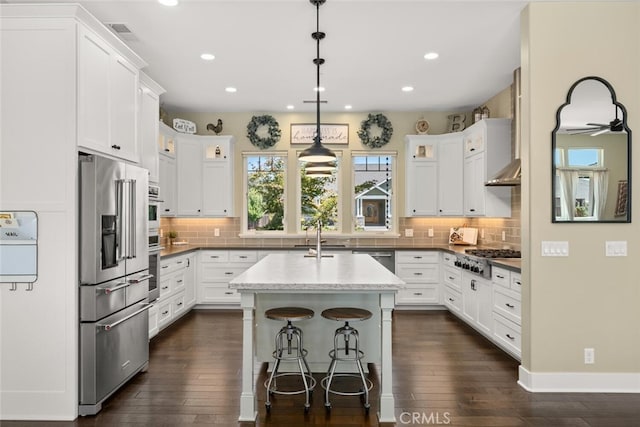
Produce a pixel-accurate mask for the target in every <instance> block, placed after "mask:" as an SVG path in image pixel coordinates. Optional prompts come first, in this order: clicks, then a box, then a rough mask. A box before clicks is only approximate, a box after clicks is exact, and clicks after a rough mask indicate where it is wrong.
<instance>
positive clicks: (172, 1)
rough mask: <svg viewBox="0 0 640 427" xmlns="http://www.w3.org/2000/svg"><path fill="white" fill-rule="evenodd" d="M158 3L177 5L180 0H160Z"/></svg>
mask: <svg viewBox="0 0 640 427" xmlns="http://www.w3.org/2000/svg"><path fill="white" fill-rule="evenodd" d="M158 3H160V4H161V5H163V6H177V5H178V0H158Z"/></svg>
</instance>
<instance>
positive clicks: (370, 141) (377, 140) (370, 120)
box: [358, 114, 393, 148]
mask: <svg viewBox="0 0 640 427" xmlns="http://www.w3.org/2000/svg"><path fill="white" fill-rule="evenodd" d="M374 124H375V125H376V126H378V127H379V128H380V129H382V133H381V134H380V136H374V137H371V134H370V130H371V126H372V125H374ZM391 135H393V126H391V122H390V121H389V119H387V118H386V117H385V115H384V114H369V115H368V116H367V120H363V121H362V123H361V124H360V130H359V131H358V136H359V137H360V141H362V143H363V144H364V145H366V146H367V147H371V148H380V147H382V146H383V145H386V144H387V143H388V142H389V141H390V140H391Z"/></svg>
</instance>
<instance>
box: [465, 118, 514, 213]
mask: <svg viewBox="0 0 640 427" xmlns="http://www.w3.org/2000/svg"><path fill="white" fill-rule="evenodd" d="M462 133H463V135H464V136H463V138H464V139H463V141H464V156H465V158H464V215H465V216H487V217H510V216H511V188H509V187H495V186H490V187H486V186H485V185H484V184H485V182H487V180H488V179H490V178H491V177H493V176H494V175H495V174H496V173H497V172H498V171H499V170H500V169H502V168H503V167H504V166H506V165H507V164H508V163H509V162H510V161H511V119H484V120H480V121H479V122H476V123H474V124H473V125H472V126H470V127H468V128H467V129H465V130H464V131H463V132H462Z"/></svg>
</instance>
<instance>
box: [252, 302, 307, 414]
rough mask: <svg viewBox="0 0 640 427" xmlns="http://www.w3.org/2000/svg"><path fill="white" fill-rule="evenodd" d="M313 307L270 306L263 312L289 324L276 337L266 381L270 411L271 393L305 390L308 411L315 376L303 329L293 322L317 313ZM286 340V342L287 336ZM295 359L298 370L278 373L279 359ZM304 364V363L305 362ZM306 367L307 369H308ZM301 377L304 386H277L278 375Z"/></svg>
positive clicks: (267, 406) (267, 405)
mask: <svg viewBox="0 0 640 427" xmlns="http://www.w3.org/2000/svg"><path fill="white" fill-rule="evenodd" d="M314 314H315V313H314V312H313V310H309V309H308V308H302V307H278V308H271V309H269V310H267V311H265V313H264V315H265V317H266V318H267V319H272V320H280V321H286V322H287V324H286V325H285V326H283V327H282V329H280V331H279V332H278V333H277V334H276V338H275V348H276V349H275V350H274V352H273V358H274V359H275V363H274V365H273V370H272V371H271V375H270V376H269V379H268V380H267V381H265V382H264V386H265V387H266V389H267V400H266V402H265V406H266V409H267V412H270V411H271V399H270V397H271V394H285V395H293V394H301V393H305V397H306V400H305V404H304V412H305V413H307V412H309V408H310V406H311V405H310V404H309V397H310V395H311V392H312V390H313V388H314V387H315V386H316V380H315V379H314V378H313V376H312V375H311V369H309V365H308V364H307V359H306V356H307V350H306V349H305V348H304V346H303V342H302V330H301V329H300V328H298V327H297V326H293V324H292V323H291V322H295V321H299V320H306V319H311V318H312V317H313V316H314ZM285 339H286V340H287V342H286V344H285V342H284V340H285ZM283 360H284V361H296V362H297V363H298V368H299V371H300V372H299V373H298V372H282V373H278V368H279V367H280V362H282V361H283ZM303 365H304V366H303ZM305 369H306V372H305ZM297 375H300V377H301V378H302V384H303V386H304V387H303V388H302V389H299V390H292V391H289V390H279V389H278V386H277V379H278V378H282V377H286V376H297Z"/></svg>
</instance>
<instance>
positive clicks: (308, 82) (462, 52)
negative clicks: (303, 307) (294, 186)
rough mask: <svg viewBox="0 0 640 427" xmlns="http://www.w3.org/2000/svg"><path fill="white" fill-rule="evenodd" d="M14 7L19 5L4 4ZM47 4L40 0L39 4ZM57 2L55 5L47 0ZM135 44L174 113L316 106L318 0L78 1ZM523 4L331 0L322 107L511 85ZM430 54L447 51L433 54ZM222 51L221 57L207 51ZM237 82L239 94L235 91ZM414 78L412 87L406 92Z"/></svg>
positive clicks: (430, 99)
mask: <svg viewBox="0 0 640 427" xmlns="http://www.w3.org/2000/svg"><path fill="white" fill-rule="evenodd" d="M4 2H6V3H19V1H11V0H5V1H4ZM42 2H47V0H44V1H43V0H41V1H40V3H42ZM49 2H50V1H49ZM78 3H80V4H82V5H83V6H84V7H85V8H86V9H87V10H89V12H91V13H92V14H93V15H95V16H96V17H97V18H98V19H99V20H100V21H102V22H104V23H124V24H126V26H127V27H128V28H129V29H130V30H131V31H132V33H133V36H134V37H135V39H133V40H125V42H126V43H127V44H128V45H129V46H130V47H131V48H132V49H133V50H134V51H135V52H137V53H138V54H139V55H140V56H141V57H142V58H143V59H144V60H145V61H146V62H147V63H148V64H149V65H148V66H147V67H146V68H145V69H144V71H145V72H146V73H147V74H148V75H149V76H150V77H151V78H153V79H154V80H156V81H157V82H158V83H159V84H160V85H161V86H163V87H164V88H165V89H166V90H167V93H166V94H164V95H163V96H162V102H163V103H164V107H165V108H166V109H168V110H174V111H175V110H180V111H199V112H242V111H252V112H253V111H264V112H282V111H287V110H286V106H287V105H289V104H291V105H294V106H295V110H294V111H297V112H308V111H314V110H315V105H314V104H304V103H303V100H313V99H315V97H316V95H315V92H314V91H313V88H314V87H315V85H316V67H315V65H314V64H313V58H315V55H316V42H315V41H314V40H313V39H312V38H311V33H312V32H313V31H315V29H316V10H315V6H313V5H312V4H311V3H310V2H309V0H280V1H273V0H253V1H251V0H233V1H229V0H227V1H224V0H209V1H204V0H180V4H179V5H178V6H177V7H173V8H170V7H166V6H162V5H160V4H158V2H157V0H137V1H136V0H133V1H131V0H112V1H99V0H87V1H78ZM526 3H527V2H525V1H517V0H502V1H482V0H472V1H456V0H449V1H434V0H412V1H411V0H368V1H364V0H327V2H326V3H325V4H324V5H322V6H320V31H324V32H326V33H327V37H326V39H325V40H323V41H322V42H321V44H320V56H321V57H323V58H324V59H325V60H326V64H325V65H323V66H322V67H321V86H324V87H325V88H326V91H325V92H324V93H323V95H322V98H323V99H326V100H327V104H323V106H322V111H333V112H338V111H344V106H345V105H346V104H350V105H352V106H353V110H352V111H464V110H471V109H473V108H475V107H477V106H478V105H480V104H481V103H483V102H485V101H486V100H488V99H489V98H491V97H492V96H493V95H495V94H496V93H498V92H500V91H501V90H503V89H505V88H506V87H508V86H509V85H510V84H511V81H512V77H513V70H514V69H515V68H517V67H518V66H519V63H520V11H521V10H522V8H523V7H524V6H525V5H526ZM429 51H436V52H438V53H439V54H440V57H439V58H438V59H437V60H435V61H427V60H425V59H424V58H423V56H424V54H425V53H427V52H429ZM203 52H210V53H213V54H214V55H215V57H216V59H215V60H214V61H211V62H205V61H203V60H201V59H200V54H201V53H203ZM227 86H233V87H236V88H237V92H236V93H227V92H225V88H226V87H227ZM403 86H413V87H414V88H415V89H414V91H413V92H409V93H405V92H402V91H401V88H402V87H403Z"/></svg>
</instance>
